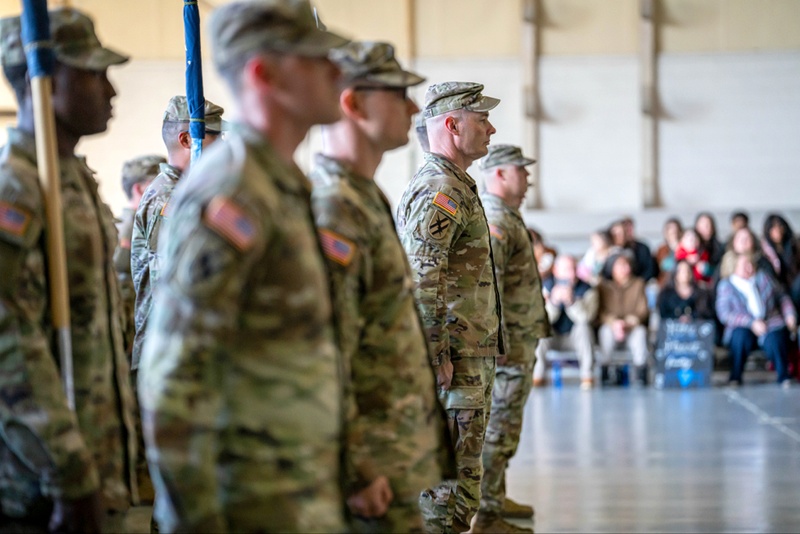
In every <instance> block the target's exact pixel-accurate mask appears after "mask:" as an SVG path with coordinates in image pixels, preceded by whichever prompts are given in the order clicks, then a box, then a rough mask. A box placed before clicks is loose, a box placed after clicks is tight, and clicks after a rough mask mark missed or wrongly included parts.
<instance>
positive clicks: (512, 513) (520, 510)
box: [500, 497, 533, 519]
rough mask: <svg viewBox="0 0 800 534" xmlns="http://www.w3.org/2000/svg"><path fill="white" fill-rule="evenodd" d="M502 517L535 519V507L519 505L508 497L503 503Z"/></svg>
mask: <svg viewBox="0 0 800 534" xmlns="http://www.w3.org/2000/svg"><path fill="white" fill-rule="evenodd" d="M500 515H501V516H503V517H511V518H515V519H528V518H529V517H533V506H528V505H527V504H519V503H518V502H514V501H512V500H511V499H509V498H508V497H506V498H505V501H503V511H502V512H500Z"/></svg>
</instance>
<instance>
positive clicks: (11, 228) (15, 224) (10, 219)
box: [0, 201, 31, 237]
mask: <svg viewBox="0 0 800 534" xmlns="http://www.w3.org/2000/svg"><path fill="white" fill-rule="evenodd" d="M30 222H31V214H30V213H29V212H28V211H26V210H24V209H22V208H18V207H16V206H14V205H13V204H9V203H8V202H3V201H0V230H4V231H6V232H8V233H9V234H11V235H15V236H17V237H22V236H23V235H25V230H27V229H28V225H29V224H30Z"/></svg>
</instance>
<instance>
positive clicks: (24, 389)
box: [0, 8, 137, 523]
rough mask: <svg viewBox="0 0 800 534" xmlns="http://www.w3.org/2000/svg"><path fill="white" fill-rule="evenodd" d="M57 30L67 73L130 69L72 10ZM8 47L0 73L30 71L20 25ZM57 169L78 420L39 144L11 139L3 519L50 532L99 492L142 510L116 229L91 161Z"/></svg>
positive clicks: (2, 175)
mask: <svg viewBox="0 0 800 534" xmlns="http://www.w3.org/2000/svg"><path fill="white" fill-rule="evenodd" d="M50 28H51V34H52V36H53V42H54V51H55V54H56V58H57V59H58V61H59V62H62V63H64V64H67V65H73V66H75V67H80V68H86V69H102V70H105V68H106V67H108V66H110V65H115V64H120V63H124V62H125V61H126V60H127V58H126V57H125V56H122V55H119V54H117V53H115V52H112V51H111V50H108V49H104V48H102V46H101V45H100V43H99V41H97V37H96V36H95V34H94V29H93V24H92V22H91V20H90V19H89V18H88V17H86V16H85V15H83V14H82V13H80V12H78V11H76V10H73V9H67V8H65V9H56V10H51V11H50ZM0 35H1V38H0V43H2V44H1V45H0V46H1V47H2V49H1V50H0V52H1V53H2V64H3V66H4V67H9V68H20V67H23V66H24V65H25V57H24V53H23V49H22V43H21V38H20V20H19V17H11V18H6V19H2V20H0ZM76 41H79V42H76ZM89 56H90V57H89ZM87 57H89V59H87ZM59 164H60V176H61V194H62V204H61V210H62V214H63V222H64V235H65V244H66V259H67V262H66V274H67V282H68V284H69V299H70V300H69V306H70V312H71V324H70V328H71V333H72V350H73V366H74V369H73V380H74V384H75V406H76V412H75V413H72V412H71V411H70V410H69V409H68V407H67V400H66V396H65V395H64V390H63V388H62V385H61V379H60V376H59V368H58V364H57V360H58V356H57V355H56V354H57V352H56V348H55V347H56V343H55V337H56V336H55V333H54V332H53V328H52V325H51V323H50V304H49V300H50V299H49V294H48V288H47V287H48V283H47V281H48V273H47V257H46V250H45V237H44V232H45V217H44V208H43V205H42V189H41V185H40V183H39V179H38V170H37V167H36V148H35V143H34V139H33V135H31V134H28V133H26V132H23V131H22V130H19V129H16V128H10V129H9V130H8V143H7V145H6V146H5V147H3V149H2V151H0V272H2V273H3V276H2V277H1V281H0V341H2V347H3V352H2V354H3V356H2V358H0V505H1V506H2V513H0V516H2V515H6V516H11V517H16V518H22V519H29V520H33V521H37V522H39V523H41V522H42V520H44V521H45V522H46V521H47V517H48V515H47V514H49V512H48V508H49V504H48V502H49V501H50V500H52V499H67V500H70V499H76V498H83V497H86V496H88V495H90V494H91V493H93V492H95V491H98V490H101V492H102V495H103V498H104V500H105V504H106V507H107V509H109V510H115V511H123V510H126V509H127V508H128V506H129V505H130V503H131V500H134V501H135V500H136V499H137V497H136V490H135V486H134V485H133V482H135V475H134V473H133V471H132V468H133V458H134V455H135V452H136V444H135V441H134V439H133V438H134V433H133V431H132V429H133V426H132V417H131V416H132V407H133V404H132V401H133V398H132V394H131V390H130V387H129V384H128V365H127V362H126V357H125V352H124V347H123V332H122V323H121V312H120V290H119V284H118V281H117V278H116V274H115V271H114V266H113V263H112V254H113V252H114V248H115V246H116V242H117V231H116V228H115V227H114V218H113V216H112V214H111V211H110V210H109V208H108V206H107V205H105V204H104V203H103V202H102V201H101V199H100V195H99V194H98V190H97V182H96V181H95V178H94V173H93V172H92V171H91V170H90V169H89V167H87V166H86V163H85V161H84V160H83V158H79V157H76V156H69V157H63V158H60V161H59Z"/></svg>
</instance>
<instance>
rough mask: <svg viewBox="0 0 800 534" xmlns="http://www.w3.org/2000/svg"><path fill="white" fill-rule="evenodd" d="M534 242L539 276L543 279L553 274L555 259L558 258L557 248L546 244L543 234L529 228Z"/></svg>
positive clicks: (534, 253)
mask: <svg viewBox="0 0 800 534" xmlns="http://www.w3.org/2000/svg"><path fill="white" fill-rule="evenodd" d="M528 233H529V234H530V235H531V242H532V243H533V255H534V256H535V257H536V264H537V265H538V266H539V276H541V277H542V280H544V279H545V278H547V277H549V276H551V275H552V274H553V261H554V260H555V259H556V249H554V248H552V247H548V246H547V245H545V244H544V240H543V239H542V234H540V233H539V232H537V231H536V230H534V229H533V228H528Z"/></svg>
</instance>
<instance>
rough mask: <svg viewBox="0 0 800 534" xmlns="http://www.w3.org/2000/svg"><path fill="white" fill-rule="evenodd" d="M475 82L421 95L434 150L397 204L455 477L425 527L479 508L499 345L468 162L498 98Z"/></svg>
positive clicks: (436, 527)
mask: <svg viewBox="0 0 800 534" xmlns="http://www.w3.org/2000/svg"><path fill="white" fill-rule="evenodd" d="M482 91H483V86H482V85H480V84H477V83H467V82H445V83H440V84H435V85H432V86H430V87H429V88H428V90H427V92H426V94H425V107H424V109H423V111H422V113H423V116H424V118H425V126H426V129H427V138H428V142H429V146H430V152H426V153H425V154H424V162H423V164H422V167H421V168H420V169H419V170H418V171H417V174H416V175H415V176H414V177H413V178H412V179H411V182H410V183H409V185H408V188H407V189H406V191H405V193H404V194H403V197H402V199H401V200H400V204H399V206H398V208H397V228H398V233H399V235H400V239H401V241H402V243H403V248H404V249H405V251H406V255H407V256H408V260H409V262H410V264H411V269H412V273H413V279H414V286H415V287H414V296H415V297H416V301H417V306H418V308H419V311H420V316H421V317H422V323H423V326H424V329H425V336H426V338H427V341H428V347H429V352H430V357H431V365H432V366H433V367H434V369H435V371H436V376H437V385H438V387H439V398H440V400H441V402H442V404H443V405H444V407H445V409H446V411H447V417H448V425H449V429H450V433H451V436H452V440H453V443H454V445H455V454H456V467H457V471H458V472H457V476H456V478H455V479H454V480H448V481H446V482H445V483H443V484H441V485H439V486H437V487H436V488H433V490H431V491H429V492H426V493H425V494H424V495H423V499H424V500H427V501H428V504H427V505H425V506H424V508H425V510H426V522H427V528H428V529H429V530H432V531H440V532H451V531H452V532H464V531H467V530H469V526H470V520H471V519H472V517H473V516H474V515H475V513H476V512H477V510H478V505H479V502H480V486H481V478H482V476H483V466H482V461H481V453H482V450H483V440H484V435H485V433H486V423H487V420H488V418H489V409H490V405H491V400H492V397H491V395H492V385H493V383H494V374H495V358H496V357H497V356H499V355H501V354H503V353H504V347H503V337H502V332H501V329H500V318H501V312H500V298H499V294H498V287H497V280H496V278H495V273H494V261H493V259H492V249H491V245H490V238H489V226H488V224H487V222H486V215H485V213H484V209H483V205H482V203H481V200H480V198H479V196H478V189H477V186H476V184H475V180H473V178H472V177H471V176H470V175H469V174H467V172H466V169H467V168H468V167H469V166H470V165H471V164H472V162H473V161H475V160H477V159H479V158H481V157H482V156H485V155H486V153H487V150H488V148H487V147H488V145H489V140H490V138H491V136H492V135H493V134H494V133H495V129H494V127H493V126H492V124H491V123H490V122H489V111H490V110H492V109H494V108H495V106H497V104H498V103H499V100H497V99H495V98H491V97H488V96H484V95H483V93H482Z"/></svg>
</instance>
